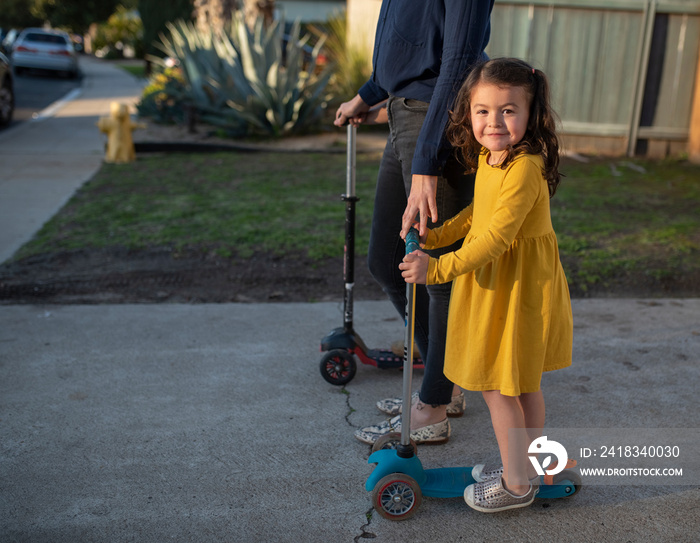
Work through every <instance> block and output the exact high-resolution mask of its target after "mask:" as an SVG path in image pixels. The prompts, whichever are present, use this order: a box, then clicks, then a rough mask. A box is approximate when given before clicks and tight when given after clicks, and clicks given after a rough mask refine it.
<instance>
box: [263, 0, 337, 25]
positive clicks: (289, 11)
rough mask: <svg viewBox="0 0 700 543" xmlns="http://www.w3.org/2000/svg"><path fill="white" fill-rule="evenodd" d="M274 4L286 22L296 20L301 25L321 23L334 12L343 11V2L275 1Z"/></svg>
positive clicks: (320, 0)
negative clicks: (282, 13)
mask: <svg viewBox="0 0 700 543" xmlns="http://www.w3.org/2000/svg"><path fill="white" fill-rule="evenodd" d="M275 4H276V6H277V9H278V10H279V11H283V12H284V17H285V19H286V20H287V21H294V20H296V19H297V18H298V19H300V20H301V22H302V23H316V22H323V21H326V20H328V18H329V17H330V16H331V15H333V13H334V12H336V11H340V10H343V9H345V1H344V0H277V1H276V2H275Z"/></svg>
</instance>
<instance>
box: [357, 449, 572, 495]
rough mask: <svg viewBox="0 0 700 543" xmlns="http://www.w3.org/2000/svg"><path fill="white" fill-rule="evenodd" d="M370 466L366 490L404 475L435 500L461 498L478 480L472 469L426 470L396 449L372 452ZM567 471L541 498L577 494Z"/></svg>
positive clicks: (543, 489) (543, 487)
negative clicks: (474, 476) (394, 475)
mask: <svg viewBox="0 0 700 543" xmlns="http://www.w3.org/2000/svg"><path fill="white" fill-rule="evenodd" d="M368 462H369V463H370V464H374V463H376V464H377V466H376V467H375V468H374V471H372V473H371V475H370V476H369V477H368V479H367V482H366V483H365V489H366V490H367V491H368V492H371V491H372V489H374V487H375V485H376V484H377V483H378V482H379V480H380V479H382V478H383V477H385V476H386V475H390V474H392V473H402V474H404V475H408V476H409V477H411V478H413V479H415V481H416V482H417V483H418V485H419V486H420V489H421V493H422V494H423V496H428V497H431V498H461V497H463V496H464V489H465V488H466V487H468V486H469V485H471V484H474V483H475V482H476V481H475V480H474V478H473V477H472V468H471V467H453V468H436V469H428V470H426V469H423V465H422V464H421V461H420V460H419V459H418V456H416V455H414V456H412V457H411V458H401V457H399V456H398V454H397V452H396V450H395V449H384V450H380V451H376V452H374V453H372V454H371V455H370V457H369V459H368ZM566 473H567V472H566V471H565V472H562V474H560V476H559V477H558V480H557V482H556V483H553V484H545V483H544V481H540V489H539V492H538V493H537V498H539V499H554V498H565V497H568V496H571V495H573V494H574V493H575V492H576V491H577V488H576V482H575V481H574V480H573V477H572V478H571V479H569V478H567V477H566Z"/></svg>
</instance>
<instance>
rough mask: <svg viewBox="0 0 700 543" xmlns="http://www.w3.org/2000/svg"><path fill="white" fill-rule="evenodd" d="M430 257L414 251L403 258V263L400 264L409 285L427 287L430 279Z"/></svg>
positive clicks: (402, 274)
mask: <svg viewBox="0 0 700 543" xmlns="http://www.w3.org/2000/svg"><path fill="white" fill-rule="evenodd" d="M429 263H430V256H429V255H428V254H427V253H424V252H423V251H413V252H412V253H411V254H408V255H406V256H405V257H403V262H401V264H399V269H400V270H401V276H402V277H403V278H404V281H406V282H407V283H416V284H418V285H425V284H426V281H427V279H428V265H429Z"/></svg>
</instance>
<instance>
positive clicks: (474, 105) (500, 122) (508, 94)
mask: <svg viewBox="0 0 700 543" xmlns="http://www.w3.org/2000/svg"><path fill="white" fill-rule="evenodd" d="M470 105H471V122H472V130H473V131H474V137H476V140H477V141H478V142H479V143H480V144H481V145H482V146H484V147H486V149H488V150H489V151H490V152H491V157H490V159H489V161H488V162H489V164H492V165H493V164H499V163H500V162H501V161H502V160H503V158H505V152H506V150H507V149H508V146H512V145H515V144H516V143H518V142H519V141H520V140H522V139H523V136H525V132H526V130H527V122H528V120H529V119H530V100H529V98H528V96H527V93H526V92H525V89H524V88H523V87H498V86H496V85H491V84H488V83H479V84H477V85H476V86H475V87H474V89H473V90H472V93H471V100H470Z"/></svg>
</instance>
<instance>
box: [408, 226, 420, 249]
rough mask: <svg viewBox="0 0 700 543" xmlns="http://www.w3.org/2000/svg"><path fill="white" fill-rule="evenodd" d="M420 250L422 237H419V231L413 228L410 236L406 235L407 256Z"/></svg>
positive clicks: (409, 232)
mask: <svg viewBox="0 0 700 543" xmlns="http://www.w3.org/2000/svg"><path fill="white" fill-rule="evenodd" d="M418 249H420V236H419V235H418V230H416V229H415V228H413V227H411V229H410V230H409V231H408V234H406V254H410V253H412V252H413V251H416V250H418Z"/></svg>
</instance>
